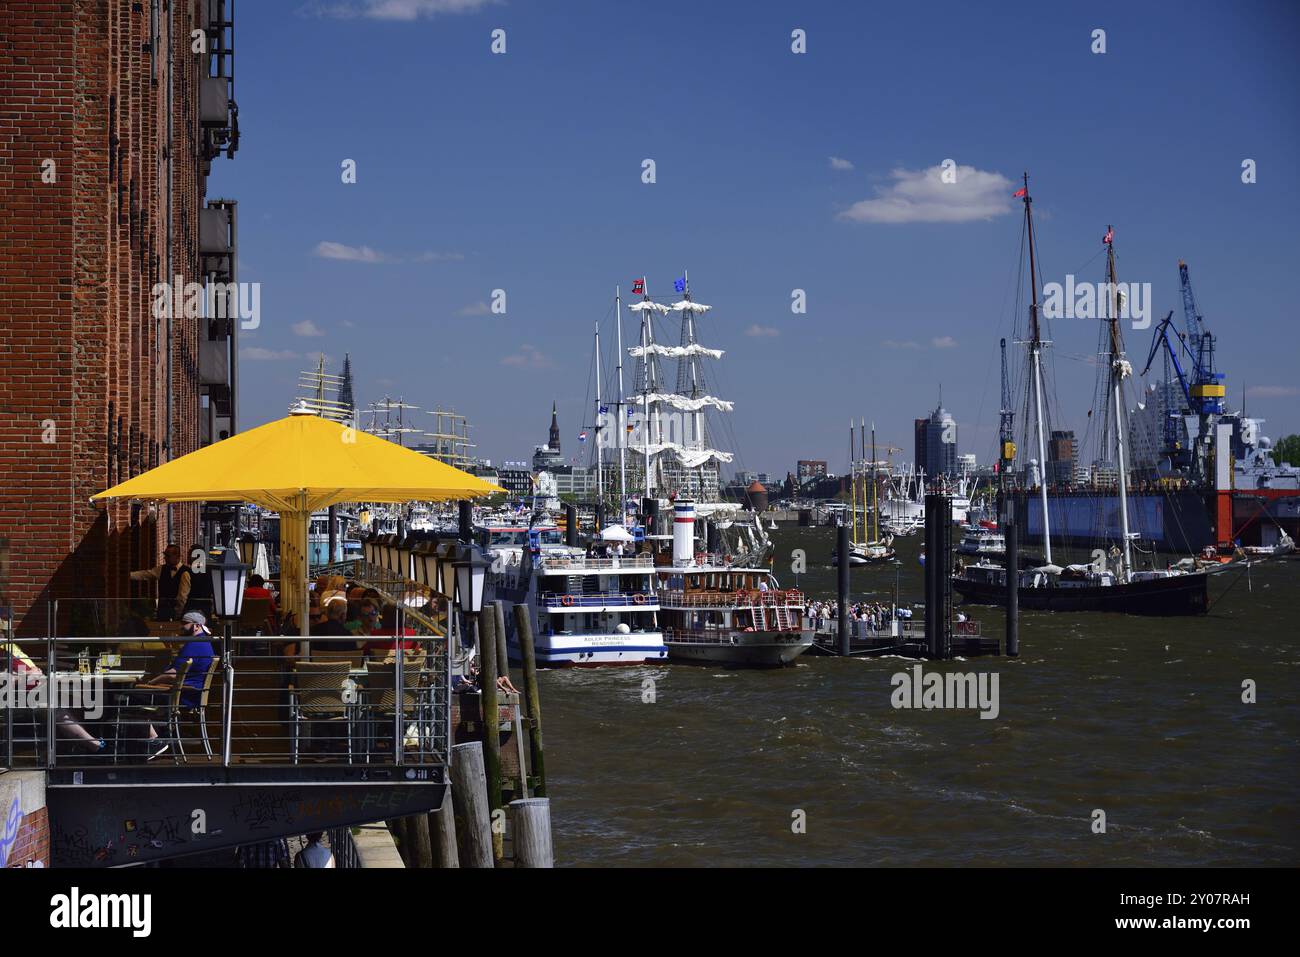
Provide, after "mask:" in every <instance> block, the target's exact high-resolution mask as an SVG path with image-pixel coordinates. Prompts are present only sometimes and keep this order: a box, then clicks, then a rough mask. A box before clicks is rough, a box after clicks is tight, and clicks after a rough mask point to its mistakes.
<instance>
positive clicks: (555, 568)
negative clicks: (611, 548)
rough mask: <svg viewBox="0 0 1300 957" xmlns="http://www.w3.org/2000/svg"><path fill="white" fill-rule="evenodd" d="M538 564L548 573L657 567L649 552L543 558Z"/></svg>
mask: <svg viewBox="0 0 1300 957" xmlns="http://www.w3.org/2000/svg"><path fill="white" fill-rule="evenodd" d="M537 564H538V568H539V569H540V570H541V571H543V572H546V573H548V574H556V573H563V572H595V571H625V570H629V569H631V570H644V571H646V572H652V571H654V567H655V563H654V557H653V556H652V555H650V554H648V553H646V554H641V555H624V556H622V557H621V558H596V557H594V556H583V557H580V558H542V559H540V560H539V561H538V563H537Z"/></svg>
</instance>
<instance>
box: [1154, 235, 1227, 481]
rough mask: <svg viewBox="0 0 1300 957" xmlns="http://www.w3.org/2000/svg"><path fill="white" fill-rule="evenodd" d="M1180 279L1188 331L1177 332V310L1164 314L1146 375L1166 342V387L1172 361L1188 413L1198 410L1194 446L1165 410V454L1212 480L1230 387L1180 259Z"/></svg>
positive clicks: (1199, 476) (1196, 475)
mask: <svg viewBox="0 0 1300 957" xmlns="http://www.w3.org/2000/svg"><path fill="white" fill-rule="evenodd" d="M1178 278H1179V283H1180V285H1181V287H1182V293H1183V317H1184V323H1185V327H1186V328H1185V331H1183V332H1178V331H1177V330H1176V329H1174V328H1173V316H1174V314H1173V312H1170V313H1169V315H1167V316H1165V318H1164V319H1163V320H1161V321H1160V323H1159V324H1158V325H1157V326H1156V329H1155V332H1154V334H1153V336H1152V341H1151V352H1150V353H1149V354H1148V355H1147V364H1146V368H1145V369H1143V370H1142V374H1143V375H1146V373H1147V371H1148V370H1149V369H1150V368H1151V364H1152V363H1153V362H1154V361H1155V358H1156V355H1157V354H1159V353H1160V351H1161V347H1162V346H1163V347H1164V355H1165V361H1166V367H1165V387H1166V388H1168V382H1169V365H1170V364H1172V366H1173V373H1174V375H1175V376H1176V377H1177V379H1178V385H1179V388H1180V389H1181V391H1182V393H1183V400H1184V402H1185V403H1186V404H1185V405H1184V407H1183V408H1184V414H1186V415H1194V416H1196V417H1197V419H1198V423H1197V425H1196V434H1195V435H1190V436H1189V439H1190V440H1191V441H1190V445H1191V448H1184V447H1183V444H1182V442H1180V441H1179V429H1178V423H1177V420H1176V419H1175V417H1174V413H1173V410H1170V409H1166V410H1165V413H1166V414H1165V420H1164V422H1163V423H1162V430H1161V434H1162V436H1163V440H1164V446H1165V448H1164V453H1165V454H1166V455H1168V456H1169V458H1170V462H1171V464H1172V465H1174V466H1175V467H1176V468H1180V469H1183V470H1186V471H1189V472H1190V473H1191V475H1192V477H1193V478H1195V479H1197V480H1200V481H1207V480H1208V479H1209V477H1210V470H1209V467H1208V462H1209V453H1210V449H1209V445H1210V443H1211V442H1212V441H1213V438H1214V431H1215V430H1214V425H1215V420H1216V418H1217V417H1218V416H1220V415H1222V414H1223V399H1224V394H1225V387H1224V385H1223V373H1222V372H1215V371H1214V336H1213V335H1211V334H1210V332H1209V331H1208V330H1207V329H1206V328H1205V320H1204V319H1203V318H1202V317H1201V315H1200V313H1198V312H1197V310H1196V297H1195V296H1194V295H1193V294H1192V281H1191V278H1190V277H1189V276H1188V271H1187V263H1185V262H1183V261H1182V260H1179V262H1178ZM1175 340H1176V341H1177V345H1175ZM1180 352H1181V353H1182V355H1183V357H1184V358H1185V359H1186V360H1187V363H1188V365H1187V368H1186V369H1184V367H1183V364H1182V363H1181V362H1179V354H1180ZM1162 401H1163V396H1162ZM1189 431H1191V429H1190V427H1189Z"/></svg>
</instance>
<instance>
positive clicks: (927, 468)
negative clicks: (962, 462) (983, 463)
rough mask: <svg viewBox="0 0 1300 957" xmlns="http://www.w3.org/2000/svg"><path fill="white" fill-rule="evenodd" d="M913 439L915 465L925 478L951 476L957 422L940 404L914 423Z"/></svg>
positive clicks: (955, 471)
mask: <svg viewBox="0 0 1300 957" xmlns="http://www.w3.org/2000/svg"><path fill="white" fill-rule="evenodd" d="M913 430H914V433H915V439H916V468H917V471H918V472H924V473H925V475H926V476H927V478H934V477H936V476H939V475H946V476H948V477H950V478H951V477H954V476H956V475H957V474H958V471H957V422H956V420H955V419H954V418H953V417H952V415H951V414H950V413H949V412H948V410H947V409H945V408H944V407H943V405H942V404H940V405H938V406H936V407H935V410H934V411H933V412H931V413H930V415H929V416H928V417H926V418H924V419H916V420H915V422H914V424H913Z"/></svg>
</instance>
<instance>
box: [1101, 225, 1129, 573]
mask: <svg viewBox="0 0 1300 957" xmlns="http://www.w3.org/2000/svg"><path fill="white" fill-rule="evenodd" d="M1114 235H1115V233H1114V230H1113V228H1112V227H1110V226H1107V227H1106V238H1105V240H1104V242H1105V243H1106V283H1107V285H1106V292H1107V297H1106V298H1107V306H1108V307H1109V311H1110V315H1109V317H1108V319H1109V325H1110V379H1111V389H1112V391H1113V392H1114V396H1115V451H1116V458H1117V460H1118V461H1117V462H1116V463H1115V465H1116V468H1117V470H1118V473H1119V521H1120V534H1121V535H1122V536H1123V538H1124V567H1123V568H1121V569H1120V581H1124V582H1126V581H1128V580H1129V576H1130V575H1131V574H1132V571H1133V554H1132V551H1131V549H1132V545H1131V542H1130V540H1129V531H1128V477H1127V476H1126V475H1125V474H1124V473H1125V469H1126V467H1127V466H1126V462H1125V455H1124V452H1125V448H1124V439H1125V433H1126V432H1127V431H1128V430H1127V429H1126V428H1125V424H1124V400H1123V395H1122V388H1121V387H1122V386H1123V383H1124V379H1125V378H1126V377H1127V376H1129V375H1131V374H1132V372H1133V367H1132V366H1131V365H1130V364H1129V361H1128V359H1126V358H1125V357H1124V343H1123V340H1122V339H1121V338H1120V331H1119V288H1118V285H1117V284H1116V282H1115V245H1114V243H1113V242H1112V239H1113V238H1114Z"/></svg>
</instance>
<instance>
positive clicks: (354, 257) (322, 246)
mask: <svg viewBox="0 0 1300 957" xmlns="http://www.w3.org/2000/svg"><path fill="white" fill-rule="evenodd" d="M312 251H313V252H314V253H315V254H316V255H317V256H319V257H320V258H321V259H344V260H347V261H348V262H357V263H382V262H387V261H388V256H387V255H385V254H384V253H381V252H379V250H377V249H371V248H370V247H369V246H345V245H344V244H343V243H330V242H320V243H317V244H316V248H315V249H314V250H312Z"/></svg>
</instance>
